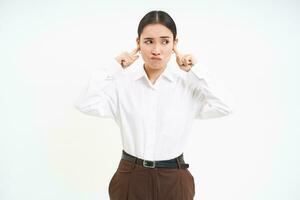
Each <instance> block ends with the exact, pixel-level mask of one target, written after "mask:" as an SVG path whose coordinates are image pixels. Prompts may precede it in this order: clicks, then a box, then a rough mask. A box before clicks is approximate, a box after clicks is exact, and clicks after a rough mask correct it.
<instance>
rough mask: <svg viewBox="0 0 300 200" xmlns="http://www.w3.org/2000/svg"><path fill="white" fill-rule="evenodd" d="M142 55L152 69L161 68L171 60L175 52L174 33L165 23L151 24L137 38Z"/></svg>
mask: <svg viewBox="0 0 300 200" xmlns="http://www.w3.org/2000/svg"><path fill="white" fill-rule="evenodd" d="M137 44H138V45H139V47H140V53H141V56H142V58H143V60H144V62H145V65H146V66H148V67H150V68H152V69H161V68H164V67H165V66H166V64H167V63H168V62H169V60H170V58H171V55H172V53H173V48H174V45H176V44H177V39H176V41H175V43H174V41H173V33H172V32H171V31H170V30H169V29H168V28H167V27H165V26H164V25H161V24H149V25H147V26H145V27H144V29H143V31H142V33H141V35H140V39H139V38H137Z"/></svg>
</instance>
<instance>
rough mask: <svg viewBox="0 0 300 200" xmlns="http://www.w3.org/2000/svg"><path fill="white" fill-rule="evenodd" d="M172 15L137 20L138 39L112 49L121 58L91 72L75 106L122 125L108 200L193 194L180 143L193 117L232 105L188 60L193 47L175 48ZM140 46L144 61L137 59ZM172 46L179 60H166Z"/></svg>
mask: <svg viewBox="0 0 300 200" xmlns="http://www.w3.org/2000/svg"><path fill="white" fill-rule="evenodd" d="M177 43H178V38H177V31H176V25H175V23H174V21H173V19H172V18H171V17H170V16H169V15H168V14H167V13H166V12H163V11H151V12H149V13H147V14H146V15H145V16H144V17H143V18H142V19H141V21H140V23H139V26H138V37H137V39H136V44H137V47H136V48H135V49H134V50H133V51H132V52H131V53H126V52H125V53H122V54H120V55H119V56H117V57H116V60H117V61H118V64H115V65H112V66H110V68H109V69H108V70H107V71H104V72H102V71H100V72H99V73H98V72H97V73H95V74H93V76H92V77H91V79H90V82H89V84H88V85H87V86H86V88H85V89H84V90H83V92H82V93H81V95H80V96H79V98H78V100H77V101H76V103H75V106H76V108H77V109H78V110H80V111H81V112H83V113H85V114H88V115H93V116H98V117H112V118H114V119H115V121H116V122H117V124H118V125H119V127H120V130H121V135H122V145H123V150H122V156H121V160H120V162H119V166H118V169H117V171H116V172H115V174H114V175H113V177H112V179H111V181H110V183H109V188H108V190H109V196H110V199H111V200H125V199H129V200H154V199H155V200H191V199H193V198H194V196H195V183H194V178H193V176H192V174H191V173H190V171H189V170H188V167H189V164H187V163H186V162H185V161H184V158H183V151H184V147H185V144H186V143H187V138H188V136H189V131H190V129H191V126H192V122H193V119H195V118H199V119H204V118H215V117H221V116H225V115H228V114H229V113H230V112H231V111H230V109H229V107H228V106H226V105H225V104H224V103H223V102H222V101H221V100H220V99H219V98H217V97H216V96H215V95H214V94H213V93H212V92H211V91H210V89H209V88H208V86H207V83H206V81H205V80H204V79H203V78H200V77H199V76H198V75H196V74H195V73H194V72H193V70H191V68H192V67H193V65H194V64H195V63H196V60H195V58H194V56H193V55H190V54H187V55H182V54H180V53H179V52H178V50H177ZM139 52H140V54H141V56H142V58H143V61H144V64H143V65H135V63H134V62H135V61H136V60H137V59H138V55H136V54H137V53H139ZM172 53H175V54H176V61H177V63H178V66H179V67H172V66H171V65H170V64H169V60H170V58H171V56H172Z"/></svg>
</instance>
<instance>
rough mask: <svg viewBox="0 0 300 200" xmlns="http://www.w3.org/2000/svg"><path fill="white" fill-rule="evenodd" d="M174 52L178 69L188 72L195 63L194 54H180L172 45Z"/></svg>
mask: <svg viewBox="0 0 300 200" xmlns="http://www.w3.org/2000/svg"><path fill="white" fill-rule="evenodd" d="M173 50H174V53H175V54H176V62H177V64H178V66H179V67H180V69H182V70H184V71H186V72H188V71H190V70H191V68H192V67H193V66H194V65H195V64H196V63H197V60H196V58H195V56H194V55H192V54H185V55H184V54H181V53H179V51H178V49H177V48H176V46H174V49H173Z"/></svg>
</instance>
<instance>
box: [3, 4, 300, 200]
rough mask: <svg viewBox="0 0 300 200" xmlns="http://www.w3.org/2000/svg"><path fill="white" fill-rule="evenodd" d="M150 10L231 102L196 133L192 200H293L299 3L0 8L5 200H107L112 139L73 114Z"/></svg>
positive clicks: (116, 153) (116, 145) (108, 126)
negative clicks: (168, 24)
mask: <svg viewBox="0 0 300 200" xmlns="http://www.w3.org/2000/svg"><path fill="white" fill-rule="evenodd" d="M154 9H161V10H164V11H167V12H168V13H169V14H170V15H171V16H172V17H173V19H174V20H175V22H176V23H177V28H178V37H179V48H180V49H181V50H182V52H184V53H193V54H195V55H196V56H197V58H198V62H199V63H200V64H201V65H203V66H205V67H206V68H207V69H208V71H209V73H210V74H211V75H213V77H214V78H215V81H216V83H217V84H216V85H217V86H219V87H223V88H226V90H227V91H228V93H227V94H230V95H231V97H232V99H234V105H232V106H233V108H234V114H233V115H231V116H228V117H225V118H220V119H212V120H197V121H195V123H194V127H193V130H192V131H193V133H192V136H191V138H190V143H189V144H188V148H187V150H186V152H184V153H185V160H186V161H187V162H188V163H189V164H190V171H191V172H192V174H193V176H194V178H195V183H196V198H195V199H196V200H220V199H222V200H241V199H242V200H283V199H284V200H298V199H300V190H299V187H300V179H299V177H300V170H299V169H300V157H299V150H300V148H299V139H300V136H299V132H300V131H299V130H300V129H299V126H298V123H299V114H300V112H299V106H298V104H297V103H298V102H299V100H300V98H299V88H298V87H297V86H299V80H298V76H299V74H300V73H299V72H300V70H299V67H300V66H299V64H300V61H299V59H298V58H299V50H300V49H299V46H300V39H299V35H300V26H299V21H300V20H299V17H300V15H299V9H300V4H299V2H298V1H284V0H280V1H266V0H265V1H250V0H249V1H226V2H225V1H208V0H207V1H177V2H176V1H165V2H164V3H161V2H160V1H151V3H150V2H149V3H143V2H140V1H126V2H125V1H114V0H112V1H108V2H101V1H83V0H81V1H79V0H77V1H74V0H72V1H59V0H56V1H53V0H52V1H44V0H43V1H33V0H31V1H30V0H28V1H20V0H15V1H5V0H1V1H0V90H1V92H0V123H1V124H0V199H1V200H19V199H23V200H40V199H43V200H53V199H55V200H60V199H61V200H63V199H72V200H86V199H89V200H96V199H98V200H99V199H101V200H102V199H108V189H107V187H108V183H109V181H110V178H111V177H112V175H113V173H114V172H115V170H116V168H117V165H118V162H119V159H120V156H121V150H122V146H121V137H120V132H119V129H118V127H117V125H116V124H115V122H114V121H113V120H111V119H101V118H96V117H90V116H87V115H83V114H82V113H80V112H78V111H77V110H75V108H74V107H73V103H74V100H75V99H76V98H77V96H78V95H79V92H80V91H81V89H82V87H83V85H84V84H86V81H87V79H88V77H89V74H90V73H91V72H92V71H93V70H94V69H96V68H99V67H102V66H104V65H105V63H109V62H110V61H111V60H112V59H113V57H114V56H116V55H117V54H119V53H121V52H123V51H131V50H132V49H133V48H134V47H135V46H134V45H135V38H136V37H137V26H138V23H139V21H140V19H141V18H142V17H143V16H144V15H145V14H146V13H147V12H149V11H151V10H154ZM140 59H141V58H140ZM297 122H298V123H297Z"/></svg>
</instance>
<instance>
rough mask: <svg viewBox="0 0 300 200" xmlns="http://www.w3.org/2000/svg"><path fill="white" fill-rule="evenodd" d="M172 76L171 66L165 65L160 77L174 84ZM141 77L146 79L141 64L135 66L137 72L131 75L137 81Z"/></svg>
mask: <svg viewBox="0 0 300 200" xmlns="http://www.w3.org/2000/svg"><path fill="white" fill-rule="evenodd" d="M174 75H175V74H174V71H173V69H172V66H171V65H169V64H167V66H166V68H165V69H164V71H163V72H162V73H161V75H160V76H162V77H165V78H167V79H168V80H169V81H171V82H174V79H175V77H174ZM142 77H145V78H148V77H147V74H146V71H145V69H144V65H143V64H142V65H139V66H137V70H136V71H135V73H134V74H133V79H134V80H138V79H140V78H142Z"/></svg>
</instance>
